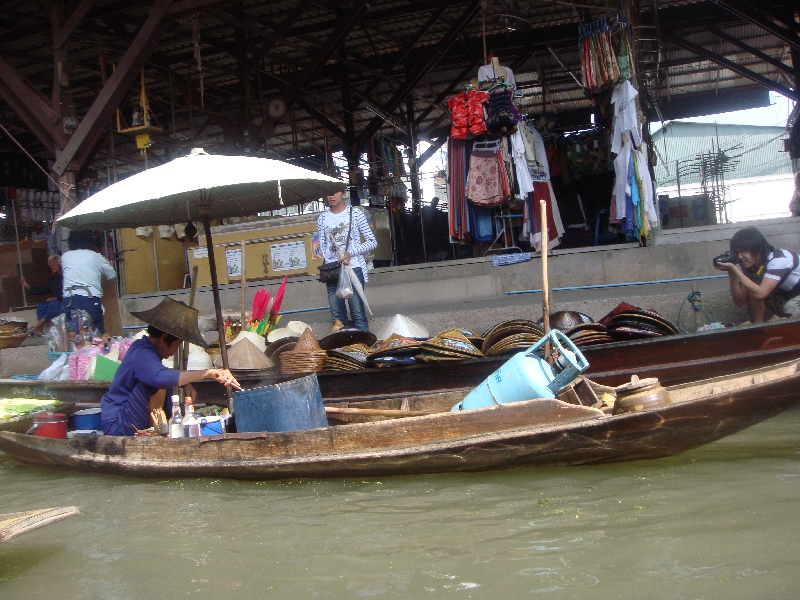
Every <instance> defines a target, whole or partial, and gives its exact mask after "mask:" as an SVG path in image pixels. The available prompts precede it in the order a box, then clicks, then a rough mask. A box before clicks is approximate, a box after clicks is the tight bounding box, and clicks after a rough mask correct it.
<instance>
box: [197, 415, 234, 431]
mask: <svg viewBox="0 0 800 600" xmlns="http://www.w3.org/2000/svg"><path fill="white" fill-rule="evenodd" d="M229 418H230V417H229V415H225V416H216V417H200V435H220V434H222V433H225V432H226V431H227V423H228V419H229Z"/></svg>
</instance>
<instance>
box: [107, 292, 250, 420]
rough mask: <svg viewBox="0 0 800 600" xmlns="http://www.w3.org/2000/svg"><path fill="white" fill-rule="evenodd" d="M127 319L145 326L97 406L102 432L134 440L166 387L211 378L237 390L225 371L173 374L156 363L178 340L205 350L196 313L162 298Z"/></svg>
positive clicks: (159, 404)
mask: <svg viewBox="0 0 800 600" xmlns="http://www.w3.org/2000/svg"><path fill="white" fill-rule="evenodd" d="M131 314H132V315H133V316H134V317H136V318H137V319H139V320H141V321H144V322H145V323H147V325H148V327H147V335H146V336H145V337H143V338H141V339H138V340H136V341H135V342H134V343H133V344H131V347H130V348H129V349H128V351H127V353H126V354H125V358H123V359H122V364H121V365H120V366H119V368H118V369H117V372H116V374H115V375H114V381H112V382H111V386H110V387H109V389H108V392H107V393H106V394H105V395H104V396H103V398H102V400H101V401H100V408H101V417H102V421H103V433H105V434H107V435H134V434H135V433H136V431H137V430H138V429H146V428H148V427H150V426H151V419H150V411H151V410H155V409H158V408H163V407H164V400H165V398H166V391H167V389H169V388H172V387H176V386H183V385H186V384H188V383H191V382H193V381H198V380H200V379H212V378H213V379H216V380H217V381H218V382H219V383H221V384H222V385H225V386H228V387H230V386H238V385H239V382H238V381H236V379H235V378H234V377H233V375H231V373H230V371H228V370H227V369H206V370H205V371H176V370H174V369H168V368H167V367H165V366H164V365H163V364H162V362H161V361H162V360H164V359H165V358H169V357H171V356H173V355H174V354H175V352H177V351H178V348H179V347H180V345H181V344H182V343H183V340H188V341H189V342H191V343H193V344H196V345H198V346H202V347H208V344H206V343H205V340H203V336H202V335H200V329H199V328H198V326H197V310H196V309H194V308H190V307H188V306H186V305H185V304H184V303H183V302H176V301H175V300H172V299H170V298H166V299H164V300H162V301H161V303H160V304H159V305H158V306H156V307H154V308H151V309H150V310H145V311H142V312H132V313H131Z"/></svg>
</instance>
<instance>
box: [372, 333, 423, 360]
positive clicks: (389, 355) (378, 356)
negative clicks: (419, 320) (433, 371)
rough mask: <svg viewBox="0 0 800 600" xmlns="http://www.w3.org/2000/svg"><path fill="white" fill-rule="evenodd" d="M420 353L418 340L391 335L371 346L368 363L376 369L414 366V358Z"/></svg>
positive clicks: (420, 348)
mask: <svg viewBox="0 0 800 600" xmlns="http://www.w3.org/2000/svg"><path fill="white" fill-rule="evenodd" d="M420 352H422V344H420V342H419V340H415V339H414V338H409V337H403V336H402V335H398V334H396V333H392V334H390V335H389V337H387V338H386V339H385V340H383V341H382V342H381V343H380V344H378V345H377V346H373V348H372V352H371V353H370V355H369V362H370V364H372V365H374V366H376V367H391V366H396V365H406V364H414V363H416V362H417V361H416V358H415V356H416V355H417V354H419V353H420Z"/></svg>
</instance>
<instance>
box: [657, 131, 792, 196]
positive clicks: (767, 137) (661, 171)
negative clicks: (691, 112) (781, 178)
mask: <svg viewBox="0 0 800 600" xmlns="http://www.w3.org/2000/svg"><path fill="white" fill-rule="evenodd" d="M785 135H786V134H785V129H784V128H783V127H771V126H760V125H725V124H715V123H688V122H685V121H672V122H670V123H667V124H666V126H664V127H662V128H661V129H659V130H658V131H657V132H656V133H654V134H653V145H654V146H655V148H656V152H657V155H658V157H659V164H658V165H656V167H655V173H656V184H657V186H669V185H675V184H676V181H677V179H676V176H675V173H676V162H677V163H678V165H677V166H678V167H679V168H680V171H681V184H682V185H683V184H690V183H698V182H699V181H700V175H699V172H698V170H697V169H696V168H695V167H696V165H697V162H698V161H697V158H698V155H701V154H704V153H709V152H711V153H716V152H717V151H719V150H721V151H722V152H723V153H724V154H725V156H726V157H727V158H728V163H729V164H732V165H733V167H731V170H730V171H728V172H727V173H726V174H725V179H726V180H731V179H744V178H749V177H767V176H770V175H784V174H786V173H791V172H792V166H791V163H790V161H789V154H788V153H787V152H782V150H783V142H782V141H781V140H782V139H783V138H784V137H785Z"/></svg>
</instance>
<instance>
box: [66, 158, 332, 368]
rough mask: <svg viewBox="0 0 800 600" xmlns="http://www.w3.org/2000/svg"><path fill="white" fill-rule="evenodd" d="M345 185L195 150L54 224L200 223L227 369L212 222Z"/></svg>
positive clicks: (283, 166)
mask: <svg viewBox="0 0 800 600" xmlns="http://www.w3.org/2000/svg"><path fill="white" fill-rule="evenodd" d="M342 186H343V183H342V182H341V181H339V180H338V179H334V178H333V177H328V176H327V175H322V174H320V173H315V172H314V171H309V170H308V169H303V168H301V167H298V166H295V165H290V164H287V163H283V162H280V161H278V160H270V159H267V158H255V157H251V156H223V155H212V154H206V153H205V152H203V151H202V150H200V149H195V150H192V153H191V154H190V155H189V156H183V157H181V158H176V159H174V160H172V161H170V162H168V163H166V164H164V165H161V166H159V167H154V168H152V169H147V170H146V171H142V172H141V173H137V174H136V175H132V176H131V177H128V178H127V179H123V180H122V181H119V182H117V183H115V184H113V185H110V186H108V187H107V188H105V189H103V190H101V191H100V192H98V193H96V194H95V195H93V196H91V197H89V198H87V199H86V200H84V201H83V202H81V203H80V204H79V205H78V206H76V207H75V208H73V209H72V210H71V211H69V212H68V213H67V214H65V215H64V216H62V217H60V218H59V219H58V221H57V222H58V224H59V225H61V226H64V227H69V228H70V229H118V228H126V227H131V228H133V227H144V226H148V225H151V226H152V225H175V224H177V223H186V222H187V221H194V220H201V221H202V222H203V227H204V229H205V235H206V246H207V247H208V262H209V267H210V269H211V288H212V291H213V294H214V308H215V309H216V316H217V329H218V331H219V339H220V350H221V352H222V361H223V365H224V366H225V368H226V369H227V368H228V353H227V350H226V348H225V331H224V324H223V321H222V306H221V304H220V299H219V281H218V279H217V268H216V261H215V259H214V249H213V244H212V241H211V225H210V221H211V220H212V219H226V218H231V217H246V216H250V215H254V214H257V213H260V212H264V211H268V210H272V209H276V208H280V207H281V206H289V205H295V204H302V203H304V202H311V201H313V200H317V199H319V198H322V197H324V196H326V195H328V194H332V193H334V192H336V191H337V190H341V189H342Z"/></svg>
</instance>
